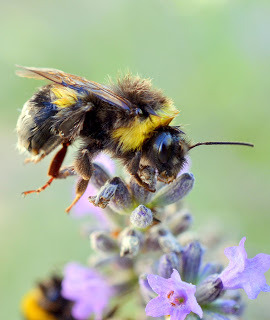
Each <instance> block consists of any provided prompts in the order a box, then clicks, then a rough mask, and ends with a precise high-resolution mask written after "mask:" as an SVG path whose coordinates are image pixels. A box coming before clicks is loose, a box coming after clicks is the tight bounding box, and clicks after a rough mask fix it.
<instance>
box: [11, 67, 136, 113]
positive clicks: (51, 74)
mask: <svg viewBox="0 0 270 320" xmlns="http://www.w3.org/2000/svg"><path fill="white" fill-rule="evenodd" d="M17 67H19V68H20V70H17V71H16V74H17V75H18V76H20V77H26V78H34V79H48V80H50V81H53V82H55V83H58V84H61V85H63V86H65V87H70V88H72V89H74V90H76V91H78V92H82V91H85V92H89V93H92V94H94V95H95V96H97V97H98V98H100V99H101V100H103V101H105V102H107V103H109V104H111V105H113V106H115V107H118V108H120V109H122V110H126V111H130V112H132V111H133V112H136V111H137V109H136V108H135V107H134V106H132V104H131V103H130V102H129V101H128V100H126V99H124V98H122V97H119V96H118V95H117V94H115V93H114V92H113V91H111V90H110V89H108V88H107V87H105V86H103V85H101V84H99V83H96V82H94V81H90V80H87V79H85V78H82V77H78V76H75V75H72V74H69V73H65V72H63V71H61V70H57V69H47V68H32V67H30V68H29V67H22V66H17Z"/></svg>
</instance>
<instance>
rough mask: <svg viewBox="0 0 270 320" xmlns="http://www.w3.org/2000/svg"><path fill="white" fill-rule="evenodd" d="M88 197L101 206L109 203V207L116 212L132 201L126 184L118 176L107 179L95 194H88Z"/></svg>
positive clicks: (125, 207) (126, 206)
mask: <svg viewBox="0 0 270 320" xmlns="http://www.w3.org/2000/svg"><path fill="white" fill-rule="evenodd" d="M88 199H89V201H90V202H91V203H93V204H94V205H95V206H99V207H101V208H105V207H106V206H107V205H108V204H109V203H110V207H111V208H112V209H113V210H114V211H117V212H119V211H120V212H121V211H124V210H127V209H128V208H129V207H130V205H131V203H132V201H131V195H130V193H129V191H128V188H127V186H126V185H125V184H124V183H123V181H122V180H121V179H120V178H118V177H115V178H113V179H111V180H108V181H107V182H106V184H105V185H104V186H103V187H102V188H101V189H100V190H99V192H98V194H97V195H96V196H90V197H89V198H88Z"/></svg>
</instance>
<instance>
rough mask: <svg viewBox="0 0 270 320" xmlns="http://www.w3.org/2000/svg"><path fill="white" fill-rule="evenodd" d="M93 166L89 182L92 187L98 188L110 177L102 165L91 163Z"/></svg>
mask: <svg viewBox="0 0 270 320" xmlns="http://www.w3.org/2000/svg"><path fill="white" fill-rule="evenodd" d="M93 166H94V171H93V173H92V176H91V180H90V182H91V184H93V186H94V187H96V188H97V189H100V188H101V187H102V186H103V185H104V184H105V183H106V181H107V180H109V179H110V176H109V174H108V173H107V172H106V171H105V170H104V169H103V168H102V167H100V166H99V165H97V164H96V163H93Z"/></svg>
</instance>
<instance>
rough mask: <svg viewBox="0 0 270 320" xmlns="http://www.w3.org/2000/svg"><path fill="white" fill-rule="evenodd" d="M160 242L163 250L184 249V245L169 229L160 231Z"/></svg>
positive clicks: (176, 250)
mask: <svg viewBox="0 0 270 320" xmlns="http://www.w3.org/2000/svg"><path fill="white" fill-rule="evenodd" d="M158 242H159V245H160V248H161V250H162V251H163V252H171V251H174V252H178V253H180V252H181V251H182V246H181V245H180V243H179V242H178V241H177V239H176V238H175V237H174V235H173V234H171V233H170V232H169V231H168V230H166V232H160V234H159V238H158Z"/></svg>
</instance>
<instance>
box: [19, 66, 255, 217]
mask: <svg viewBox="0 0 270 320" xmlns="http://www.w3.org/2000/svg"><path fill="white" fill-rule="evenodd" d="M17 74H18V75H19V76H22V77H28V78H35V79H46V80H49V81H50V83H49V84H48V85H46V86H43V87H42V88H40V89H39V91H38V92H37V93H35V94H34V95H33V97H32V98H31V99H30V100H28V101H27V102H26V103H25V104H24V106H23V109H22V112H21V114H20V116H19V119H18V122H17V133H18V148H19V149H20V150H23V151H25V150H27V151H28V152H30V154H31V158H30V159H28V161H33V162H38V161H40V160H42V159H43V158H44V157H46V156H47V155H48V154H50V153H51V152H52V151H54V150H55V149H56V148H57V147H59V146H61V149H60V150H59V151H58V152H57V153H56V155H55V156H54V158H53V160H52V161H51V164H50V166H49V170H48V175H49V177H50V179H49V180H48V182H47V183H46V184H45V185H44V186H42V187H41V188H39V189H37V190H30V191H26V192H24V194H25V195H27V194H29V193H33V192H37V193H39V192H41V191H42V190H44V189H46V188H47V187H48V186H49V185H50V184H51V183H52V181H53V180H54V179H60V178H65V177H67V176H69V175H74V174H77V175H78V176H79V180H78V182H77V185H76V197H75V199H74V201H73V202H72V204H71V205H70V206H69V207H68V208H67V209H66V211H67V212H69V211H70V209H71V208H72V207H73V206H74V205H75V204H76V202H77V201H78V200H79V199H80V197H81V196H82V195H83V193H84V192H85V190H86V188H87V185H88V182H89V180H90V178H91V176H92V173H93V170H94V166H93V164H92V161H93V159H94V157H95V156H96V155H97V154H98V153H99V152H102V151H104V152H107V153H109V154H110V155H111V156H112V157H113V158H116V159H120V160H121V161H122V163H123V165H124V166H125V168H126V170H127V171H128V172H129V174H130V175H131V176H133V177H134V178H135V179H136V181H137V183H138V184H139V185H140V186H142V187H144V188H145V189H147V190H149V191H151V192H155V189H154V188H153V187H152V186H151V185H150V184H147V183H146V182H145V179H144V177H143V174H142V172H143V169H144V168H145V167H146V166H151V167H153V168H154V169H155V170H156V173H157V177H158V179H159V180H160V181H162V182H165V183H171V182H172V181H173V180H174V179H175V178H176V176H177V174H178V173H179V171H180V170H181V168H182V167H183V165H184V163H185V161H186V160H185V157H186V155H187V153H188V151H189V150H190V149H192V148H194V147H196V146H199V145H203V144H240V145H247V146H252V145H251V144H248V143H241V142H204V143H197V144H194V145H191V144H190V143H189V142H188V141H187V139H186V137H185V134H184V132H183V131H182V130H181V129H180V128H179V127H176V126H170V123H171V121H172V120H173V119H174V118H175V117H176V116H177V114H178V113H179V112H178V110H177V109H176V108H175V107H174V105H173V103H172V100H170V99H169V98H167V97H165V96H164V94H163V93H162V92H161V91H160V90H157V89H155V88H153V87H152V85H151V82H150V80H148V79H141V78H140V77H138V76H135V77H134V76H131V75H127V76H125V77H123V78H122V79H120V80H118V82H117V83H116V84H111V85H110V86H104V85H101V84H99V83H96V82H94V81H89V80H87V79H84V78H81V77H78V76H75V75H71V74H68V73H64V72H62V71H60V70H56V69H45V68H28V67H20V70H19V71H17ZM78 139H79V140H80V142H81V147H80V149H79V150H78V152H77V156H76V159H75V161H74V163H73V166H71V167H68V168H62V163H63V161H64V158H65V155H66V152H67V149H68V147H69V146H70V145H71V144H72V143H73V142H74V141H76V140H78Z"/></svg>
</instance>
